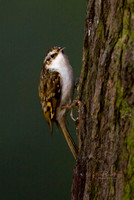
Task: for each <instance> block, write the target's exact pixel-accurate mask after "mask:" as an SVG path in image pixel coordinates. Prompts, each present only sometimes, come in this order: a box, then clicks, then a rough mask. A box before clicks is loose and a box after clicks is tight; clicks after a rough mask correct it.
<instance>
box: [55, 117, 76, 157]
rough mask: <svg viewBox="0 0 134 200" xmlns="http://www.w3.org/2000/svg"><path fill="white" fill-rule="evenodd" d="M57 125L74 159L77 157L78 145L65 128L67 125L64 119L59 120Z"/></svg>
mask: <svg viewBox="0 0 134 200" xmlns="http://www.w3.org/2000/svg"><path fill="white" fill-rule="evenodd" d="M59 126H60V128H61V130H62V132H63V134H64V136H65V138H66V141H67V143H68V146H69V148H70V150H71V152H72V154H73V156H74V158H75V159H77V157H78V147H77V146H76V144H75V142H74V140H73V138H72V137H71V135H70V134H69V132H68V130H67V126H66V122H65V121H64V120H60V123H59Z"/></svg>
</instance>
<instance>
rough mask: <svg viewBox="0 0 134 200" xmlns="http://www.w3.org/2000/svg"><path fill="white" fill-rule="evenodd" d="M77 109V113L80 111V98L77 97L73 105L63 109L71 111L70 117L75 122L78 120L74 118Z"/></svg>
mask: <svg viewBox="0 0 134 200" xmlns="http://www.w3.org/2000/svg"><path fill="white" fill-rule="evenodd" d="M74 107H76V108H77V111H78V109H79V97H76V99H75V100H74V101H73V103H72V104H71V105H68V106H62V108H66V109H69V110H70V117H71V118H72V120H73V121H75V122H76V121H77V118H76V119H75V118H74V117H73V108H74Z"/></svg>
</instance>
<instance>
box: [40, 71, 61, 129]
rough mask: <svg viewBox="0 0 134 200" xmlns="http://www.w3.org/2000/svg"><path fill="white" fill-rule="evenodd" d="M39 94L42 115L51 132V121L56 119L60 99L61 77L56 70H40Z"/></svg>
mask: <svg viewBox="0 0 134 200" xmlns="http://www.w3.org/2000/svg"><path fill="white" fill-rule="evenodd" d="M39 96H40V100H41V105H42V109H43V113H44V116H45V118H46V121H47V122H48V124H49V125H50V129H51V132H52V127H53V122H54V121H55V120H56V108H57V106H58V105H59V103H60V99H61V78H60V74H59V73H58V72H50V71H48V70H42V72H41V77H40V85H39Z"/></svg>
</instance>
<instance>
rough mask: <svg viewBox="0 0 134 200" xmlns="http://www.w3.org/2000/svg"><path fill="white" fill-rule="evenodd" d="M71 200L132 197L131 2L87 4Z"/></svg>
mask: <svg viewBox="0 0 134 200" xmlns="http://www.w3.org/2000/svg"><path fill="white" fill-rule="evenodd" d="M78 90H79V97H80V106H79V113H78V115H79V124H78V141H79V156H78V160H77V163H76V167H75V169H74V176H73V185H72V200H97V199H101V200H107V199H108V200H111V199H116V200H127V199H128V200H130V199H134V0H96V1H95V0H88V1H87V16H86V24H85V39H84V47H83V65H82V71H81V76H80V84H79V87H78Z"/></svg>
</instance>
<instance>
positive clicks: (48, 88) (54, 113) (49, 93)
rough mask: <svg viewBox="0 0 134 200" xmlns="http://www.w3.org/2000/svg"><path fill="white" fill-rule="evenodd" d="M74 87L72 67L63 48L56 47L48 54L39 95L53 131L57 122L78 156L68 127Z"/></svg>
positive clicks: (41, 77) (41, 76)
mask: <svg viewBox="0 0 134 200" xmlns="http://www.w3.org/2000/svg"><path fill="white" fill-rule="evenodd" d="M73 89H74V77H73V71H72V67H71V65H70V63H69V60H68V58H67V56H66V55H65V54H64V53H63V48H61V47H54V48H52V49H51V50H50V51H49V52H48V53H47V55H46V57H45V59H44V62H43V68H42V71H41V75H40V84H39V96H40V101H41V105H42V110H43V113H44V116H45V118H46V121H47V122H48V124H49V126H50V129H51V131H52V127H53V123H54V122H56V123H57V124H58V125H59V126H60V128H61V130H62V132H63V133H64V136H65V138H66V140H67V142H68V145H69V147H70V149H71V151H72V153H73V155H74V157H75V158H76V157H77V147H76V145H75V144H74V142H73V140H72V138H71V136H70V135H69V133H68V131H67V127H66V111H67V109H66V108H65V106H68V105H70V104H71V100H72V96H73ZM63 106H64V108H63Z"/></svg>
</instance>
